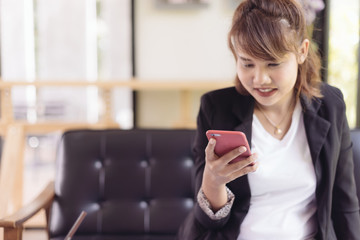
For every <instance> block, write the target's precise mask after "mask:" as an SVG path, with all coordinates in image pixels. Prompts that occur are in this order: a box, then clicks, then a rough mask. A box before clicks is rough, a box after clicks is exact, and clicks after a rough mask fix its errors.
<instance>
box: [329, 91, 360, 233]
mask: <svg viewBox="0 0 360 240" xmlns="http://www.w3.org/2000/svg"><path fill="white" fill-rule="evenodd" d="M340 95H341V98H342V94H341V93H340ZM342 101H343V99H342ZM340 116H342V118H341V119H342V120H343V121H342V122H340V124H339V125H340V126H339V132H340V134H339V139H340V154H339V158H338V162H337V168H336V175H335V182H334V188H333V205H332V220H333V225H334V229H335V233H336V235H337V238H338V239H360V214H359V202H358V199H357V195H356V183H355V178H354V161H353V151H352V142H351V137H350V131H349V126H348V123H347V119H346V115H345V106H344V108H343V112H342V113H341V114H340ZM340 116H338V117H340Z"/></svg>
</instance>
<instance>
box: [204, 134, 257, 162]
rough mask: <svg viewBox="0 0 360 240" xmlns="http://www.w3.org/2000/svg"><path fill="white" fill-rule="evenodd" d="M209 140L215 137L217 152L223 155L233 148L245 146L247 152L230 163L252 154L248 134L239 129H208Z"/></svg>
mask: <svg viewBox="0 0 360 240" xmlns="http://www.w3.org/2000/svg"><path fill="white" fill-rule="evenodd" d="M206 136H207V138H208V140H210V138H214V139H215V140H216V145H215V154H216V155H218V156H219V157H220V156H223V155H224V154H226V153H228V152H229V151H231V150H234V149H235V148H237V147H240V146H245V147H246V149H247V150H246V152H245V153H243V154H241V155H240V156H238V157H236V158H235V159H234V160H232V161H231V162H230V163H234V162H237V161H240V160H242V159H244V158H247V157H249V156H250V155H251V151H250V147H249V143H248V141H247V139H246V135H245V134H244V133H243V132H239V131H222V130H208V131H207V132H206Z"/></svg>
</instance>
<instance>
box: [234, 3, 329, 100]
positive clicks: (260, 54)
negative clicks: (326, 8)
mask: <svg viewBox="0 0 360 240" xmlns="http://www.w3.org/2000/svg"><path fill="white" fill-rule="evenodd" d="M305 39H308V33H307V30H306V20H305V17H304V13H303V9H302V7H301V5H300V4H299V3H297V2H296V0H244V1H243V2H242V3H241V4H240V5H239V6H238V8H237V9H236V10H235V13H234V16H233V21H232V25H231V29H230V32H229V34H228V44H229V47H230V49H231V51H232V53H233V55H234V57H235V59H237V54H236V51H237V50H239V49H241V50H242V51H244V52H246V53H247V54H249V55H250V56H252V57H254V58H258V59H264V60H269V61H274V60H279V59H281V58H282V57H283V56H284V55H285V54H287V53H289V52H293V53H295V54H296V56H298V57H299V54H298V50H299V47H300V46H301V44H302V42H303V41H304V40H305ZM320 68H321V62H320V58H319V56H318V54H317V53H316V52H315V50H314V49H313V47H312V46H310V47H309V52H308V56H307V58H306V59H305V61H304V62H303V63H302V64H299V67H298V76H297V79H296V83H295V90H296V91H297V94H298V95H300V93H302V94H304V95H305V96H306V97H308V98H313V97H321V96H322V95H321V93H320V88H319V85H320V82H321V79H320ZM235 87H236V89H237V91H238V92H239V93H241V94H249V93H248V92H247V91H246V90H245V88H244V87H243V86H242V84H241V82H240V81H239V79H238V76H236V80H235Z"/></svg>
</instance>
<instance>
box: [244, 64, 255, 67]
mask: <svg viewBox="0 0 360 240" xmlns="http://www.w3.org/2000/svg"><path fill="white" fill-rule="evenodd" d="M243 66H244V67H245V68H252V67H254V64H243Z"/></svg>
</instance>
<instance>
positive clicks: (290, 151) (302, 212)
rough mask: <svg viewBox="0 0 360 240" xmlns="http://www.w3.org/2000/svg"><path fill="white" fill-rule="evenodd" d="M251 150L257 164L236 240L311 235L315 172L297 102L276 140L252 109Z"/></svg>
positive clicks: (314, 227) (314, 228) (314, 226)
mask: <svg viewBox="0 0 360 240" xmlns="http://www.w3.org/2000/svg"><path fill="white" fill-rule="evenodd" d="M251 149H252V152H256V153H257V154H258V162H259V167H258V169H257V170H256V172H253V173H249V174H248V180H249V185H250V190H251V199H250V208H249V212H248V213H247V215H246V217H245V219H244V221H243V223H242V224H241V227H240V235H239V237H238V240H252V239H258V240H261V239H266V240H272V239H274V240H288V239H294V240H295V239H311V238H313V237H314V236H315V234H316V231H317V222H316V209H317V207H316V200H315V189H316V176H315V170H314V166H313V163H312V159H311V155H310V150H309V146H308V142H307V138H306V133H305V127H304V121H303V113H302V108H301V104H300V102H299V101H298V102H297V104H296V106H295V109H294V112H293V116H292V121H291V126H290V128H289V130H288V132H287V133H286V135H285V136H284V137H283V139H281V140H278V139H276V138H274V137H273V136H272V135H271V134H269V133H268V132H267V131H266V130H265V129H264V127H263V126H262V124H261V123H260V121H259V119H258V118H257V117H256V115H255V114H254V116H253V123H252V139H251Z"/></svg>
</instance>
